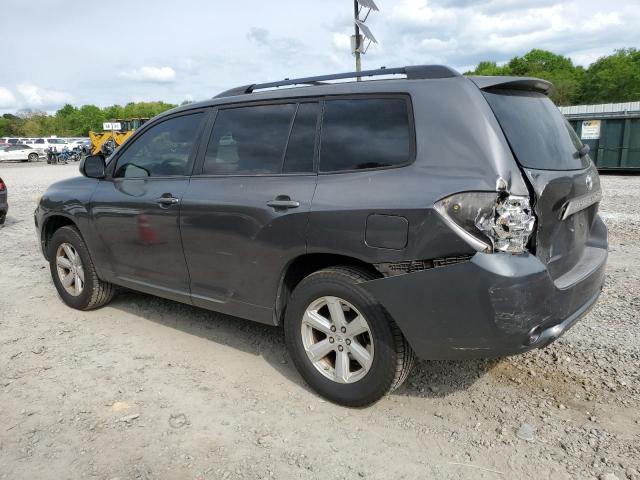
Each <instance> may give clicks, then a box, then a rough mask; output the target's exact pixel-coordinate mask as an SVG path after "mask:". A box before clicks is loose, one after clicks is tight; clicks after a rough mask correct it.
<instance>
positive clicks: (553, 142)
mask: <svg viewBox="0 0 640 480" xmlns="http://www.w3.org/2000/svg"><path fill="white" fill-rule="evenodd" d="M483 94H484V96H485V98H486V99H487V101H488V102H489V105H490V106H491V108H492V110H493V113H494V114H495V116H496V118H497V119H498V122H499V123H500V126H501V127H502V130H503V131H504V134H505V135H506V137H507V140H508V141H509V144H510V145H511V149H512V150H513V153H514V155H515V156H516V158H517V160H518V163H520V165H522V166H523V167H527V168H534V169H539V170H580V169H583V168H585V167H587V166H589V162H590V159H589V157H588V155H585V156H583V157H580V156H579V155H578V154H577V153H576V152H577V151H578V150H580V148H581V147H582V142H580V139H579V138H578V136H577V135H576V133H575V132H574V131H573V128H571V125H569V123H568V122H567V120H566V119H565V118H564V116H563V115H562V114H561V113H560V111H559V110H558V108H557V107H556V106H555V105H554V104H553V102H552V101H551V100H549V98H547V96H546V95H544V94H542V93H539V92H530V91H524V90H490V91H484V92H483Z"/></svg>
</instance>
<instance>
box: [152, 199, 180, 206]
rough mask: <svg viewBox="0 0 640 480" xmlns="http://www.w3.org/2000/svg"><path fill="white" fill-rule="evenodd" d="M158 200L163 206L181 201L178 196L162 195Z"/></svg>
mask: <svg viewBox="0 0 640 480" xmlns="http://www.w3.org/2000/svg"><path fill="white" fill-rule="evenodd" d="M156 202H157V203H159V204H160V205H162V206H167V207H168V206H169V205H175V204H176V203H180V199H179V198H176V197H160V198H157V199H156Z"/></svg>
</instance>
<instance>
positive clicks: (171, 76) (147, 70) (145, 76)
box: [119, 66, 176, 83]
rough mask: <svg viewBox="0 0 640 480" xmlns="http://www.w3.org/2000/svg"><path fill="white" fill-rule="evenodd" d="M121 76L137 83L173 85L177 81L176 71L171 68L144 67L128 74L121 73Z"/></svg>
mask: <svg viewBox="0 0 640 480" xmlns="http://www.w3.org/2000/svg"><path fill="white" fill-rule="evenodd" d="M119 76H120V77H121V78H126V79H128V80H135V81H137V82H151V83H172V82H175V81H176V71H175V70H174V69H173V68H171V67H149V66H144V67H140V68H137V69H134V70H130V71H127V72H120V75H119Z"/></svg>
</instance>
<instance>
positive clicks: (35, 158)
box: [27, 153, 38, 162]
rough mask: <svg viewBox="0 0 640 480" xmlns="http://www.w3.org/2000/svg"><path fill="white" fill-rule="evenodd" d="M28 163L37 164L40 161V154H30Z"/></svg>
mask: <svg viewBox="0 0 640 480" xmlns="http://www.w3.org/2000/svg"><path fill="white" fill-rule="evenodd" d="M27 161H29V162H37V161H38V154H37V153H30V154H29V157H28V160H27Z"/></svg>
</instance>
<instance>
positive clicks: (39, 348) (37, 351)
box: [31, 345, 45, 355]
mask: <svg viewBox="0 0 640 480" xmlns="http://www.w3.org/2000/svg"><path fill="white" fill-rule="evenodd" d="M44 351H45V347H44V345H38V346H37V347H35V348H34V349H33V350H31V352H32V353H35V354H36V355H40V354H41V353H44Z"/></svg>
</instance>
